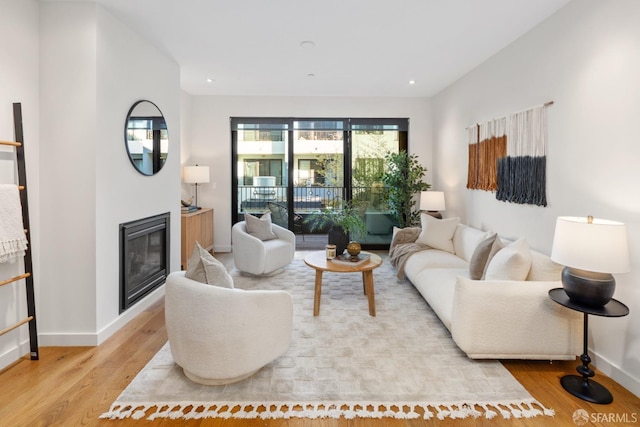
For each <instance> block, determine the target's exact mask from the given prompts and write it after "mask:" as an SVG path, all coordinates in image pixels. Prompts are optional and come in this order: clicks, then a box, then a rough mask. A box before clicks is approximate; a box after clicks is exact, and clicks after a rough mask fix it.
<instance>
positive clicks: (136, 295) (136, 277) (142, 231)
mask: <svg viewBox="0 0 640 427" xmlns="http://www.w3.org/2000/svg"><path fill="white" fill-rule="evenodd" d="M170 217H171V214H170V212H165V213H162V214H159V215H154V216H151V217H148V218H142V219H138V220H135V221H130V222H126V223H123V224H120V313H122V312H124V311H125V310H127V309H128V308H129V307H131V306H132V305H134V304H135V303H137V302H138V301H139V300H141V299H142V298H144V297H145V296H146V295H148V294H149V293H150V292H151V291H153V290H154V289H156V288H158V287H159V286H161V285H162V284H163V283H164V282H165V280H166V278H167V275H168V274H169V271H170V270H169V234H170V228H169V223H170Z"/></svg>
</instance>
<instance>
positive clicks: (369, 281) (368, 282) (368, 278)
mask: <svg viewBox="0 0 640 427" xmlns="http://www.w3.org/2000/svg"><path fill="white" fill-rule="evenodd" d="M362 281H363V282H364V290H365V294H366V295H367V299H368V300H369V315H371V316H375V315H376V301H375V297H374V295H373V294H374V290H373V271H371V270H369V271H363V272H362Z"/></svg>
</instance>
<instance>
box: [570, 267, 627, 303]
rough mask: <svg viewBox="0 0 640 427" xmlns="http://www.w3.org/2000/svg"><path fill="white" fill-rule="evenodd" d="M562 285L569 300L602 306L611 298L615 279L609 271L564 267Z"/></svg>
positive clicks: (614, 288) (614, 287)
mask: <svg viewBox="0 0 640 427" xmlns="http://www.w3.org/2000/svg"><path fill="white" fill-rule="evenodd" d="M562 287H563V288H564V291H565V292H566V293H567V295H568V296H569V299H570V300H571V301H573V302H575V303H577V304H581V305H584V306H587V307H602V306H604V305H605V304H606V303H608V302H609V301H611V298H613V293H614V292H615V290H616V280H615V279H614V278H613V276H612V275H611V274H609V273H596V272H593V271H587V270H580V269H577V268H571V267H565V268H564V269H563V270H562Z"/></svg>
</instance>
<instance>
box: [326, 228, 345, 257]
mask: <svg viewBox="0 0 640 427" xmlns="http://www.w3.org/2000/svg"><path fill="white" fill-rule="evenodd" d="M327 236H328V240H329V244H330V245H336V255H342V253H343V252H344V250H345V249H347V245H348V244H349V235H348V234H347V233H345V232H344V230H343V229H342V227H336V226H333V227H331V228H330V229H329V232H328V233H327Z"/></svg>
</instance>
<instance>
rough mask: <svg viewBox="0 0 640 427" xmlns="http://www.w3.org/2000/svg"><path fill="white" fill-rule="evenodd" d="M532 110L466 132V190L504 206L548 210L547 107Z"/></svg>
mask: <svg viewBox="0 0 640 427" xmlns="http://www.w3.org/2000/svg"><path fill="white" fill-rule="evenodd" d="M552 104H553V102H547V103H545V104H544V105H539V106H536V107H533V108H531V109H529V110H526V111H521V112H519V113H513V114H510V115H509V116H507V117H503V118H500V119H493V120H490V121H488V122H484V123H479V124H476V125H473V126H470V127H468V128H467V135H468V143H469V170H468V174H467V188H469V189H472V190H485V191H494V192H495V193H496V199H498V200H502V201H505V202H512V203H519V204H531V205H537V206H547V196H546V161H547V158H546V154H547V153H546V150H547V118H546V107H547V106H549V105H552Z"/></svg>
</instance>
